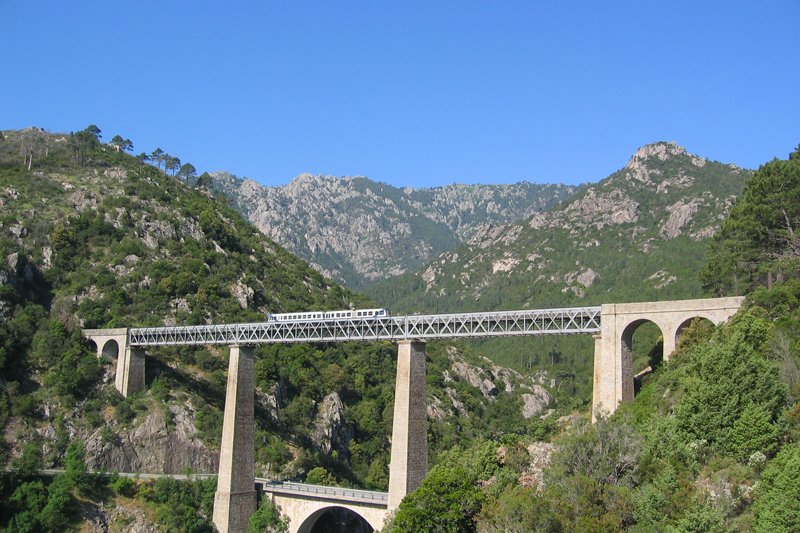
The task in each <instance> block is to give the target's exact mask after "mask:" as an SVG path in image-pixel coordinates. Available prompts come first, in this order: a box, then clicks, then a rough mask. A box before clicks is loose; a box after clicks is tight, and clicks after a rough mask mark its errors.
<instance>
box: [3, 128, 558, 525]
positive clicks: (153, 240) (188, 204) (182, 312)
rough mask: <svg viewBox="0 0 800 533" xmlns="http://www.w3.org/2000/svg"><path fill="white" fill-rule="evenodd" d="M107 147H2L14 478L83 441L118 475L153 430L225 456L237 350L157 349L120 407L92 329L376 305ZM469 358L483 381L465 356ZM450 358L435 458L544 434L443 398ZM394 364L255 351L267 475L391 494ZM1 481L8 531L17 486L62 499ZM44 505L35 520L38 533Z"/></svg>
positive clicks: (454, 384)
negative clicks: (485, 438)
mask: <svg viewBox="0 0 800 533" xmlns="http://www.w3.org/2000/svg"><path fill="white" fill-rule="evenodd" d="M120 137H121V136H120ZM115 138H116V137H115ZM100 139H101V132H100V130H99V128H96V127H89V128H86V129H85V130H82V131H80V132H77V133H73V134H69V135H54V134H51V133H47V132H44V131H42V130H38V129H30V130H25V131H21V132H12V131H6V132H4V135H3V139H2V140H0V427H2V428H3V429H4V430H5V435H6V438H5V439H3V440H2V442H0V463H2V464H3V465H6V466H8V467H9V468H13V469H16V466H15V465H16V461H18V460H19V458H20V457H36V458H38V459H37V460H36V464H37V465H40V466H44V467H59V466H63V465H64V462H65V460H66V453H67V447H68V445H69V443H70V442H71V441H74V440H76V439H77V440H83V441H85V442H87V448H88V447H91V449H92V450H94V452H93V454H90V455H87V457H86V461H87V463H89V464H90V465H92V467H93V468H99V469H103V468H108V467H109V464H110V463H109V462H110V461H111V459H109V457H112V456H113V455H114V454H117V457H119V456H120V455H124V454H123V453H122V452H121V450H122V447H123V446H124V445H127V444H126V443H128V442H130V441H131V439H132V438H133V435H135V434H136V433H137V430H139V431H142V430H141V428H142V426H143V424H151V426H152V425H155V430H152V431H157V432H159V433H160V434H163V436H164V438H169V439H171V438H179V436H177V434H178V433H180V432H181V431H186V432H189V435H188V437H185V438H188V439H190V440H191V444H192V446H193V447H194V448H193V449H194V450H199V451H197V452H196V453H197V454H199V455H201V456H202V457H212V456H213V453H214V450H215V449H216V448H217V447H218V446H219V438H220V434H221V425H222V408H223V402H224V394H225V379H226V377H225V372H226V369H227V361H226V359H227V351H226V350H224V349H217V348H188V347H182V348H164V349H158V350H156V349H154V350H149V351H148V353H147V363H146V367H147V376H146V381H147V389H146V391H144V392H143V393H139V394H135V395H132V396H131V397H128V398H122V397H121V396H120V395H119V394H118V393H117V392H116V390H115V389H114V387H113V373H114V370H115V367H114V361H113V360H108V359H106V358H101V359H99V360H98V358H97V357H96V356H95V353H94V350H93V347H92V346H90V345H89V343H88V342H87V341H86V340H85V339H83V338H82V336H81V328H84V327H124V326H136V325H156V324H164V323H166V324H202V323H206V322H212V321H213V322H237V321H258V320H262V319H263V317H264V315H265V313H268V312H281V311H296V310H301V309H313V308H315V309H339V308H346V307H351V306H369V305H372V304H371V303H370V302H368V301H367V300H366V299H365V298H363V297H361V296H359V295H356V294H353V293H351V292H350V291H348V290H347V289H344V288H342V287H341V286H338V285H336V284H334V283H332V282H330V281H329V280H326V279H324V278H323V277H322V276H320V275H319V274H318V273H317V272H316V271H314V270H312V269H311V268H309V267H308V265H307V264H306V263H304V262H302V261H300V260H298V259H296V258H294V257H293V256H291V255H290V254H289V253H287V252H286V251H285V250H284V249H282V248H281V247H280V246H277V245H276V244H275V243H274V242H272V241H270V240H269V239H267V238H265V237H264V236H263V235H261V234H260V233H259V232H258V231H256V230H255V229H254V228H253V227H252V226H251V225H250V224H249V223H247V222H246V221H244V220H243V219H242V218H241V217H240V216H239V215H238V214H237V213H236V212H234V211H233V210H232V209H230V208H228V207H227V206H226V205H224V204H222V203H220V202H219V201H218V200H216V199H215V198H213V197H212V196H211V195H210V194H209V193H208V191H206V190H205V189H204V185H203V184H204V183H207V182H208V180H204V179H203V176H202V175H201V176H200V177H199V178H198V179H197V180H189V181H193V183H195V186H193V187H190V186H188V185H187V184H186V183H185V180H184V179H183V176H182V175H181V172H180V171H179V170H176V171H175V172H170V173H174V174H175V176H174V177H173V176H170V175H169V174H170V173H165V172H163V171H162V170H161V168H158V167H160V166H162V163H163V164H164V165H166V163H165V162H164V161H162V160H161V159H157V157H161V158H162V159H163V157H164V156H163V151H162V154H161V156H159V155H158V154H154V155H153V161H154V163H155V164H156V165H157V166H153V165H150V164H148V163H147V159H148V158H147V157H144V156H143V155H140V156H138V157H133V156H131V155H129V154H128V153H126V152H127V151H128V148H131V146H130V145H129V143H130V141H128V140H127V139H122V140H121V141H120V140H117V141H116V142H117V143H121V144H120V146H119V147H117V145H116V144H115V143H114V142H112V143H108V144H104V143H103V142H101V140H100ZM126 141H127V142H126ZM130 144H132V143H130ZM170 157H172V156H170ZM172 166H174V163H173V164H172ZM172 166H171V167H172ZM171 167H170V168H171ZM190 170H191V169H189V170H187V172H189V171H190ZM458 351H459V353H460V355H459V357H463V358H466V359H467V360H469V361H470V362H471V363H473V364H476V365H480V364H485V363H482V362H481V361H480V359H479V358H478V357H477V356H475V355H474V354H471V353H470V350H469V348H468V347H462V348H460V349H459V350H458ZM449 353H450V352H449V351H448V349H447V346H446V345H444V344H439V343H432V344H431V345H430V347H429V350H428V354H429V357H430V361H429V365H430V366H429V369H430V372H429V377H430V385H431V391H432V394H435V395H436V396H437V397H438V398H440V399H445V400H446V399H447V398H448V396H447V393H445V388H446V387H449V388H451V389H452V390H453V391H454V393H453V394H456V395H457V397H458V398H460V400H461V401H462V402H463V404H464V406H463V410H461V411H458V412H449V413H445V414H444V415H443V416H444V417H443V418H442V419H439V420H435V421H433V422H432V428H431V436H432V437H431V450H432V454H433V455H434V456H435V455H436V454H437V453H438V452H439V451H441V450H444V449H447V448H450V447H452V446H454V445H456V444H460V443H464V442H468V441H469V439H471V438H473V437H475V436H478V435H489V434H490V433H491V432H494V431H498V430H500V429H501V428H504V427H508V428H514V430H515V431H527V430H528V429H530V428H533V430H535V431H543V430H542V429H537V428H538V427H539V426H540V425H542V424H541V423H540V421H539V420H538V419H534V420H533V421H525V420H523V419H522V417H521V414H520V399H519V391H515V392H513V393H507V392H505V391H501V392H500V393H499V394H497V396H496V397H494V398H492V400H491V401H490V400H489V399H487V398H486V397H484V395H482V394H481V392H480V390H478V389H477V388H475V387H474V386H471V385H469V384H468V383H466V382H464V381H463V380H461V379H460V378H459V377H458V376H452V379H451V381H449V382H448V383H447V384H445V383H444V382H443V379H442V373H443V372H444V371H445V370H447V369H448V368H449V367H450V364H451V363H450V360H449V355H448V354H449ZM394 357H395V349H394V348H393V347H392V346H391V345H390V344H387V343H375V344H355V343H354V344H338V345H292V346H269V347H263V348H260V349H258V350H257V353H256V376H255V377H256V384H257V391H258V392H257V408H256V415H257V424H258V427H257V442H256V460H257V465H258V468H259V472H264V473H268V474H269V475H271V476H275V477H280V478H286V479H295V480H305V479H309V478H310V479H311V480H312V481H314V480H324V481H326V482H333V483H338V484H342V485H356V486H363V487H367V488H375V489H384V488H385V487H386V484H387V482H388V479H387V477H388V470H387V468H388V462H389V448H390V443H389V435H390V434H391V431H390V427H391V418H392V401H393V396H392V390H393V384H394V378H395V376H394ZM331 393H336V394H337V395H338V396H339V397H340V398H341V402H342V404H343V410H344V411H343V412H344V420H345V423H346V424H345V427H344V433H343V434H342V435H341V436H340V438H338V439H337V440H336V441H335V442H331V443H330V444H329V446H330V447H328V443H322V444H320V443H319V441H318V439H317V440H316V441H315V439H314V437H313V435H312V433H313V430H314V428H315V424H316V423H317V422H318V417H319V412H320V410H321V406H322V405H323V404H324V402H325V399H326V398H327V397H328V396H329V395H330V394H331ZM453 411H455V410H453ZM483 420H487V421H489V422H487V423H486V424H484V423H483V422H482V421H483ZM544 425H545V426H546V424H544ZM545 430H546V428H545ZM148 431H151V430H148ZM180 438H184V437H180ZM181 442H183V443H187V442H189V441H181ZM100 452H102V453H100ZM148 453H149V452H145V453H142V455H147V454H148ZM193 453H195V452H193ZM132 455H136V454H132ZM177 455H180V453H178V454H177ZM192 457H193V456H191V455H187V456H186V457H185V458H182V459H181V461H183V463H179V464H186V465H191V464H193V463H192V462H191V461H192ZM203 464H208V462H206V463H203ZM196 468H200V467H196ZM208 470H211V471H213V468H208V469H207V470H205V471H208ZM180 471H181V468H180V467H179V468H177V469H176V472H178V473H179V472H180ZM201 471H203V470H201ZM4 479H5V482H4V484H3V485H2V486H1V487H0V502H2V504H0V507H2V509H3V511H2V513H0V528H2V527H10V526H9V524H10V523H11V522H10V521H11V520H12V519H13V516H14V515H15V514H18V513H19V512H22V511H21V509H22V508H21V507H20V505H21V504H20V505H18V504H17V503H13V502H11V498H12V496H13V494H14V493H15V491H16V488H17V486H18V484H19V482H20V481H23V482H27V481H31V482H37V483H39V482H41V483H42V486H43V489H42V490H40V491H39V492H40V493H41V494H44V495H46V491H47V487H48V486H49V485H48V480H47V479H39V478H34V477H31V478H23V477H19V476H17V477H6V478H4ZM6 482H7V483H6ZM57 486H58V485H57ZM37 490H38V489H37ZM74 498H75V496H74V495H73V500H74ZM46 500H47V498H46V497H44V496H43V497H42V498H34V499H31V500H30V505H29V506H28V507H27V508H28V509H30V510H31V513H34V514H36V515H37V516H38V514H39V513H41V511H42V509H43V506H44V505H46ZM96 501H99V500H96ZM40 504H41V505H40ZM26 505H27V504H26ZM267 514H268V513H267ZM200 515H203V516H204V514H203V513H202V512H200ZM42 527H43V526H42ZM56 529H58V528H56Z"/></svg>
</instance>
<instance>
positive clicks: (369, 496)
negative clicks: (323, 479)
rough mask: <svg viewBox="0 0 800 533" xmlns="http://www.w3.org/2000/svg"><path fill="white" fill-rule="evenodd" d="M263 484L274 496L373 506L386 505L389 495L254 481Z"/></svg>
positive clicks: (261, 480) (347, 489) (289, 482)
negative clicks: (305, 497)
mask: <svg viewBox="0 0 800 533" xmlns="http://www.w3.org/2000/svg"><path fill="white" fill-rule="evenodd" d="M256 481H257V482H260V483H263V486H264V491H266V492H272V493H276V494H281V493H283V494H293V495H306V496H315V497H321V498H328V499H331V500H342V501H352V502H359V503H368V504H374V505H387V503H388V501H389V495H388V494H387V493H386V492H377V491H372V490H359V489H349V488H344V487H329V486H325V485H308V484H306V483H294V482H291V481H274V480H264V479H256Z"/></svg>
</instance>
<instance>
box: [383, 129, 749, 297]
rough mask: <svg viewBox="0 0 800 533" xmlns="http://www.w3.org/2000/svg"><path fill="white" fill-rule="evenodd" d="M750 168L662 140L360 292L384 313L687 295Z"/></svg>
mask: <svg viewBox="0 0 800 533" xmlns="http://www.w3.org/2000/svg"><path fill="white" fill-rule="evenodd" d="M750 175H751V171H748V170H743V169H740V168H738V167H736V166H735V165H726V164H722V163H718V162H712V161H709V160H707V159H704V158H701V157H698V156H696V155H692V154H690V153H688V152H687V151H686V150H685V149H684V148H682V147H680V146H678V145H676V144H675V143H669V142H658V143H654V144H649V145H647V146H644V147H642V148H640V149H639V150H638V151H637V152H636V153H635V154H634V155H633V156H632V157H631V158H630V160H629V162H628V163H627V165H625V167H624V168H622V169H621V170H619V171H617V172H615V173H613V174H612V175H610V176H609V177H608V178H606V179H604V180H602V181H600V182H599V183H597V184H593V185H588V186H585V187H584V188H582V189H581V190H580V191H579V192H578V193H576V194H574V195H573V196H572V197H571V198H569V199H568V200H567V201H564V202H563V203H562V204H561V205H559V206H558V207H556V208H554V209H551V210H549V211H546V212H539V213H534V214H532V215H530V216H528V217H527V218H526V219H525V220H524V221H522V222H518V223H513V224H505V225H504V224H497V225H494V226H483V227H481V228H480V229H479V230H478V231H476V232H474V233H473V235H472V236H471V238H470V240H469V242H468V243H466V244H464V245H463V246H460V247H458V248H456V249H453V250H450V251H447V252H445V253H443V254H441V255H440V256H439V257H437V258H436V259H434V260H433V261H430V262H429V263H428V264H427V265H426V266H425V267H424V268H422V269H420V270H419V271H418V272H415V273H406V274H404V275H402V276H400V277H396V278H393V279H387V280H384V281H383V282H381V283H379V284H377V285H375V286H374V287H372V288H371V289H370V290H369V291H368V292H369V293H370V295H371V296H372V297H374V298H376V299H377V300H378V301H379V302H381V303H383V304H385V305H391V307H392V309H393V310H397V311H408V312H421V311H456V310H459V311H466V310H490V309H513V308H535V307H543V306H564V305H581V304H587V305H588V304H591V305H597V304H600V303H605V302H622V301H637V300H638V301H646V300H658V299H665V298H683V297H698V296H700V295H701V293H702V288H701V286H700V283H699V281H698V280H697V271H698V270H699V269H700V268H701V266H702V265H703V264H704V261H705V246H706V240H707V239H708V237H710V236H711V235H712V234H714V232H715V231H716V230H717V228H718V227H719V224H720V222H721V220H722V219H723V218H724V217H725V216H726V214H727V213H728V210H729V209H730V207H731V206H732V204H733V202H734V200H735V198H736V196H737V195H738V194H739V193H740V192H741V190H742V187H743V185H744V182H745V179H746V178H747V177H748V176H750Z"/></svg>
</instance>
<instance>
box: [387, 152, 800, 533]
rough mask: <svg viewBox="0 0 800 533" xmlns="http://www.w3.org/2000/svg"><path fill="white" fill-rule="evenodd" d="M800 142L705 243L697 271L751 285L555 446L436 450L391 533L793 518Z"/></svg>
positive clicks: (776, 524) (759, 522) (761, 175)
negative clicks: (737, 303)
mask: <svg viewBox="0 0 800 533" xmlns="http://www.w3.org/2000/svg"><path fill="white" fill-rule="evenodd" d="M798 195H800V147H798V150H796V151H795V152H793V153H792V154H791V155H790V157H789V159H788V160H774V161H771V162H769V163H767V164H765V165H764V166H762V167H761V168H760V169H759V170H758V171H757V172H756V173H755V175H754V176H753V177H752V178H751V179H750V180H749V181H748V182H747V185H746V187H745V190H744V193H743V195H742V197H741V199H740V200H739V201H738V202H737V203H736V205H735V207H734V208H733V209H732V210H731V214H730V217H729V218H728V219H727V220H725V221H724V222H723V224H722V227H721V230H720V231H719V233H718V234H717V235H716V236H715V237H714V239H713V240H712V243H711V247H710V252H709V257H708V260H707V262H706V264H705V268H704V269H703V272H702V276H701V279H702V283H704V285H705V286H706V287H707V289H708V290H714V292H716V293H717V294H722V295H732V294H737V293H743V294H746V295H747V297H748V298H747V304H746V307H745V309H743V310H741V311H740V312H739V313H738V314H737V315H736V316H735V317H734V318H733V319H732V320H731V321H730V323H728V324H725V325H722V326H720V327H718V328H713V327H712V326H710V324H708V323H704V322H698V323H695V324H693V325H692V326H691V327H690V328H688V329H687V331H686V332H685V334H684V335H683V336H682V338H681V342H680V345H679V347H678V350H677V351H676V353H675V354H673V356H672V358H671V359H670V361H669V363H667V364H665V365H663V366H662V367H660V368H659V369H657V370H656V371H655V372H654V373H653V374H651V375H650V376H647V377H646V378H645V380H644V383H643V385H642V387H641V389H640V391H639V393H638V394H637V396H636V398H635V399H634V401H633V402H631V403H629V404H624V405H623V406H621V408H620V409H619V410H618V411H617V412H616V413H615V414H614V415H613V416H612V417H610V418H609V419H601V420H599V421H598V423H597V424H595V425H590V424H589V423H588V416H587V415H584V417H582V419H578V420H577V421H576V422H575V423H574V425H573V426H572V427H570V428H567V429H565V430H563V431H561V432H560V433H559V434H558V435H556V437H555V438H554V439H553V440H552V443H543V442H537V439H536V438H535V436H533V435H523V436H519V437H510V436H506V437H504V438H501V439H500V440H499V442H497V441H483V442H476V443H474V444H473V445H472V446H471V447H469V448H467V449H454V450H452V451H451V452H450V453H448V454H446V455H443V456H442V458H441V461H440V462H439V464H437V465H436V466H435V467H434V468H433V469H432V470H431V472H430V474H429V475H428V477H427V478H426V480H425V481H424V483H423V485H422V487H421V488H420V489H419V490H417V491H416V492H414V493H412V494H411V495H409V496H408V497H407V498H406V499H405V500H404V501H403V503H402V504H401V506H400V509H399V511H398V512H397V514H396V515H395V517H394V519H393V522H392V523H391V524H389V526H388V527H387V528H386V530H388V531H426V530H434V529H436V530H439V531H481V532H501V531H502V532H520V533H521V532H530V531H542V532H567V531H569V532H573V531H574V532H597V531H609V532H611V531H632V532H651V531H665V532H671V533H679V532H680V533H688V532H714V533H723V532H742V531H753V532H759V533H761V532H764V533H766V532H770V533H775V532H786V533H789V532H794V531H798V530H800V444H799V443H798V439H800V250H798V248H797V246H796V244H797V242H796V241H797V239H796V235H795V230H794V228H796V227H797V225H798V224H800V201H798V200H800V197H798Z"/></svg>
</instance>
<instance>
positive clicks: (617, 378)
mask: <svg viewBox="0 0 800 533" xmlns="http://www.w3.org/2000/svg"><path fill="white" fill-rule="evenodd" d="M743 301H744V298H742V297H732V298H706V299H698V300H674V301H668V302H640V303H630V304H605V305H603V306H602V307H601V317H600V334H599V335H595V345H594V347H595V350H594V351H595V353H594V386H593V393H592V420H595V419H596V417H597V414H598V413H603V414H606V415H608V414H611V413H613V412H614V411H615V410H616V409H617V406H618V405H619V403H620V402H624V401H631V400H633V360H632V354H631V341H632V338H633V332H634V331H636V329H637V328H638V327H639V326H640V325H641V324H643V323H645V322H652V323H654V324H655V325H656V326H657V327H658V328H659V329H660V330H661V335H662V338H663V340H664V347H663V350H664V352H663V353H664V361H669V358H670V355H671V354H672V352H674V351H675V347H676V345H677V342H678V337H679V335H680V333H681V331H682V330H683V328H685V327H686V325H687V324H688V323H689V322H691V320H693V319H695V318H704V319H706V320H709V321H710V322H712V323H713V324H715V325H716V324H721V323H722V322H725V321H726V320H728V319H729V318H730V317H731V316H733V315H734V314H735V313H736V311H738V310H739V308H740V307H741V305H742V302H743Z"/></svg>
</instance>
